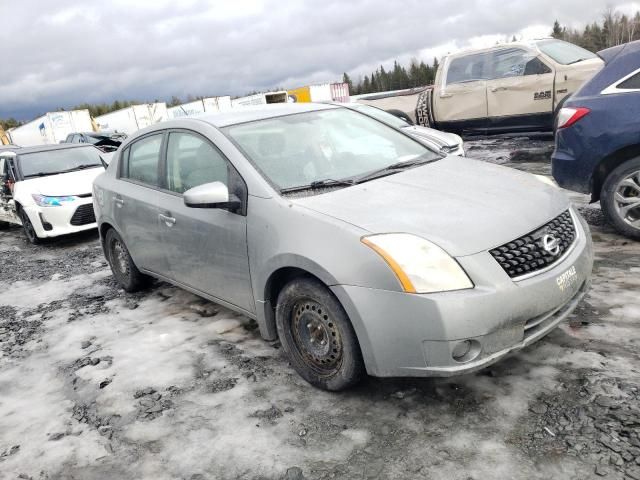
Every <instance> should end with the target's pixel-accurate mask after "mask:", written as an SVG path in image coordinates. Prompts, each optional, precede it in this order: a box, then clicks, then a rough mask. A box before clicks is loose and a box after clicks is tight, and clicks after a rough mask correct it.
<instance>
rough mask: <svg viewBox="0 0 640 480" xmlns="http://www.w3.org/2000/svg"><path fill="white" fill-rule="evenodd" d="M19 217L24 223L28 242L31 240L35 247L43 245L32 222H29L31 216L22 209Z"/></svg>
mask: <svg viewBox="0 0 640 480" xmlns="http://www.w3.org/2000/svg"><path fill="white" fill-rule="evenodd" d="M19 215H20V221H21V222H22V230H23V231H24V235H25V237H27V240H29V242H31V243H32V244H34V245H38V244H39V243H41V242H42V239H41V238H40V237H38V234H37V233H36V230H35V228H33V223H31V220H29V215H27V212H25V211H24V210H22V209H20V213H19Z"/></svg>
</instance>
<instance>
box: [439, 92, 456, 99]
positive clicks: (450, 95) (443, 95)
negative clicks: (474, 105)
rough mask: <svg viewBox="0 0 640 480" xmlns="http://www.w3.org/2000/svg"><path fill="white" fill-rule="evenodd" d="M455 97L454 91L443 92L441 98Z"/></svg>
mask: <svg viewBox="0 0 640 480" xmlns="http://www.w3.org/2000/svg"><path fill="white" fill-rule="evenodd" d="M451 97H453V93H441V94H440V98H451Z"/></svg>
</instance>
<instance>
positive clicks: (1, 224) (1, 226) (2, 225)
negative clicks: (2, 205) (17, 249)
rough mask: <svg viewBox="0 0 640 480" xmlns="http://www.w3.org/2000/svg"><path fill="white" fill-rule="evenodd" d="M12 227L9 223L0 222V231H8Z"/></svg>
mask: <svg viewBox="0 0 640 480" xmlns="http://www.w3.org/2000/svg"><path fill="white" fill-rule="evenodd" d="M10 226H11V224H10V223H8V222H0V230H8V229H9V227H10Z"/></svg>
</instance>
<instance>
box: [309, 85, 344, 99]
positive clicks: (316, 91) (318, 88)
mask: <svg viewBox="0 0 640 480" xmlns="http://www.w3.org/2000/svg"><path fill="white" fill-rule="evenodd" d="M309 91H310V94H311V101H312V102H343V103H346V102H348V101H349V84H347V83H323V84H320V85H309Z"/></svg>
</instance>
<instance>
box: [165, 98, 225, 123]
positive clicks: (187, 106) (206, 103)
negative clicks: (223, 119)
mask: <svg viewBox="0 0 640 480" xmlns="http://www.w3.org/2000/svg"><path fill="white" fill-rule="evenodd" d="M228 110H231V97H229V96H226V97H208V98H203V99H200V100H195V101H193V102H188V103H183V104H182V105H177V106H175V107H170V108H167V115H168V117H169V118H170V119H171V118H180V117H190V116H193V115H200V114H202V113H216V112H226V111H228Z"/></svg>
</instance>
